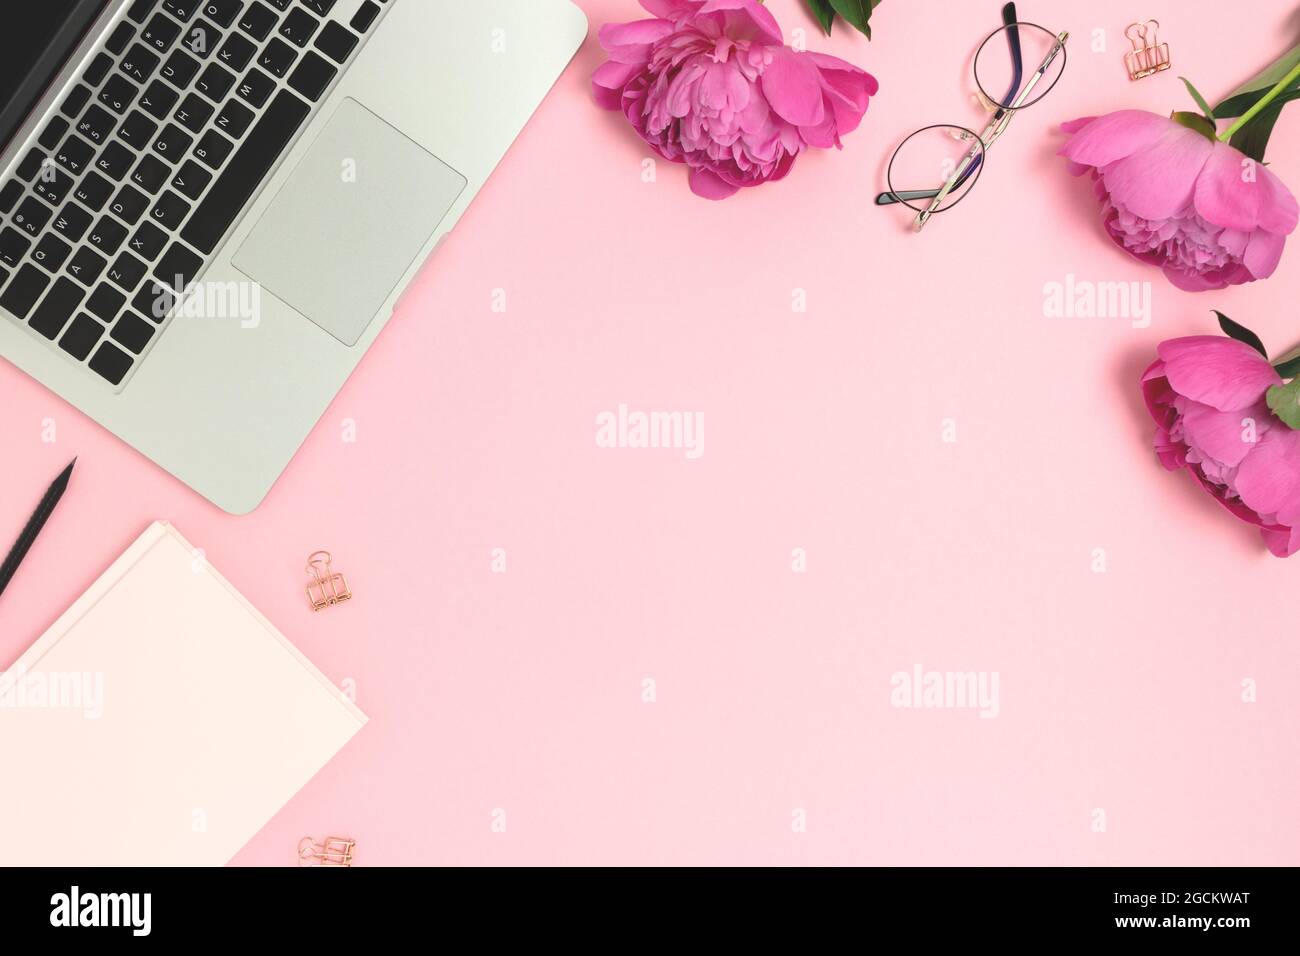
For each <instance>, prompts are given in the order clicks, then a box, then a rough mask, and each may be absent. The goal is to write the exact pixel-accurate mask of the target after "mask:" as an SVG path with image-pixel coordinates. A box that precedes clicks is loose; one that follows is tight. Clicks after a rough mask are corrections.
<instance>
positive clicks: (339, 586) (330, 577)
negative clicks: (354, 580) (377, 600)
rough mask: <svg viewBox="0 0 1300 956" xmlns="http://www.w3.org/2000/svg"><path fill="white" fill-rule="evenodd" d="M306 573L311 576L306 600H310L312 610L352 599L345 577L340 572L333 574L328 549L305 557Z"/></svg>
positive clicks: (318, 609)
mask: <svg viewBox="0 0 1300 956" xmlns="http://www.w3.org/2000/svg"><path fill="white" fill-rule="evenodd" d="M307 573H308V574H310V575H311V576H312V581H311V583H310V584H308V585H307V600H309V601H311V609H312V610H313V611H320V610H324V609H325V608H327V607H333V606H334V605H335V604H342V603H343V602H344V601H350V600H352V592H351V591H350V590H348V582H347V579H346V578H344V577H343V575H341V574H335V573H334V570H333V569H332V568H331V567H330V553H329V552H328V551H317V552H316V553H315V554H313V555H312V556H311V557H310V558H308V559H307Z"/></svg>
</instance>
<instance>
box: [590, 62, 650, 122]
mask: <svg viewBox="0 0 1300 956" xmlns="http://www.w3.org/2000/svg"><path fill="white" fill-rule="evenodd" d="M640 70H641V67H639V66H635V65H633V64H630V63H615V62H614V61H613V60H610V61H609V62H607V63H602V64H601V65H600V66H598V67H597V68H596V72H595V73H593V74H591V91H592V94H593V95H594V96H595V97H596V102H597V103H599V104H600V105H601V106H602V107H604V108H605V109H607V110H616V109H619V108H620V107H621V106H622V103H623V87H624V86H626V85H627V82H628V80H630V79H632V77H634V76H636V75H637V73H638V72H640Z"/></svg>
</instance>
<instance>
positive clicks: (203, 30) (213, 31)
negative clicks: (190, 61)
mask: <svg viewBox="0 0 1300 956" xmlns="http://www.w3.org/2000/svg"><path fill="white" fill-rule="evenodd" d="M181 42H182V43H183V44H184V45H185V46H186V47H188V48H189V51H190V52H191V53H193V54H194V55H195V56H197V57H198V58H199V59H200V60H206V59H207V58H208V57H209V56H211V55H212V53H213V51H215V50H216V48H217V45H218V44H219V43H220V42H221V30H220V28H218V27H214V26H213V25H212V24H211V23H208V21H206V20H199V21H198V22H197V23H195V24H194V26H192V27H190V28H189V29H188V30H186V31H185V39H184V40H182V41H181Z"/></svg>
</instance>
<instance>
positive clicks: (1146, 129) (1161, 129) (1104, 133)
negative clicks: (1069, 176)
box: [1060, 110, 1190, 166]
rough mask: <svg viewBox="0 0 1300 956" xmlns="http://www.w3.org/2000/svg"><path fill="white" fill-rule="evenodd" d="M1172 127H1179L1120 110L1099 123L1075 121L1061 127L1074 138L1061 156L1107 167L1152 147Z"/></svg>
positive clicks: (1159, 118) (1141, 113)
mask: <svg viewBox="0 0 1300 956" xmlns="http://www.w3.org/2000/svg"><path fill="white" fill-rule="evenodd" d="M1079 124H1082V125H1079ZM1171 125H1176V124H1174V123H1173V121H1172V120H1170V119H1168V118H1167V117H1164V116H1160V115H1158V114H1156V113H1148V112H1146V111H1145V110H1120V111H1118V112H1116V113H1108V114H1107V115H1105V116H1101V117H1098V118H1096V119H1088V120H1083V119H1078V120H1072V121H1070V122H1068V123H1063V124H1061V128H1062V129H1063V130H1065V131H1066V132H1067V133H1074V135H1073V137H1072V138H1071V139H1070V140H1069V141H1068V142H1067V143H1066V144H1065V145H1064V146H1062V147H1061V149H1060V155H1062V156H1064V157H1066V158H1067V159H1071V160H1073V161H1074V162H1076V163H1081V164H1082V165H1084V166H1106V165H1108V164H1110V163H1113V162H1115V161H1116V160H1119V159H1123V158H1124V157H1125V156H1131V155H1133V154H1134V153H1137V152H1140V151H1142V150H1145V149H1147V148H1148V147H1150V146H1152V145H1153V144H1154V143H1155V142H1156V141H1157V140H1159V139H1160V138H1161V137H1162V136H1164V135H1165V133H1167V132H1168V131H1169V127H1170V126H1171ZM1189 132H1190V131H1189Z"/></svg>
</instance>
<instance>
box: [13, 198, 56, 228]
mask: <svg viewBox="0 0 1300 956" xmlns="http://www.w3.org/2000/svg"><path fill="white" fill-rule="evenodd" d="M53 215H54V212H53V210H51V209H50V207H49V206H47V205H45V204H44V203H40V202H37V201H36V198H35V197H33V196H28V197H27V198H26V199H24V200H23V202H22V205H21V206H19V207H18V211H17V212H15V213H14V214H13V220H12V221H13V224H14V225H15V226H17V227H18V229H19V231H20V232H25V233H27V234H28V235H29V236H36V235H40V232H41V230H42V229H44V228H45V224H46V223H47V222H49V221H50V217H51V216H53Z"/></svg>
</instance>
